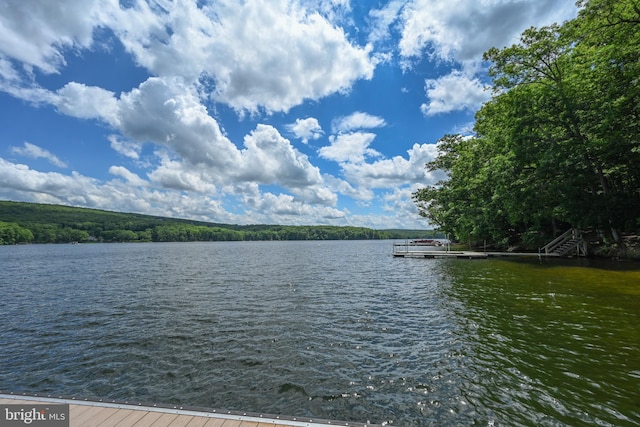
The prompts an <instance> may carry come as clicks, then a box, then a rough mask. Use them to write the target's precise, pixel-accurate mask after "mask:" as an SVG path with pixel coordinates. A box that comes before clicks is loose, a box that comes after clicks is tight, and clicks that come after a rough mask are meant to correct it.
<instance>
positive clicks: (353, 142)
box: [318, 132, 380, 163]
mask: <svg viewBox="0 0 640 427" xmlns="http://www.w3.org/2000/svg"><path fill="white" fill-rule="evenodd" d="M375 137H376V135H375V134H374V133H369V132H351V133H343V134H339V135H332V136H330V137H329V142H331V144H330V145H327V146H325V147H322V148H320V150H318V154H320V157H323V158H325V159H328V160H333V161H335V162H339V163H344V162H349V163H362V162H364V160H365V157H377V156H380V153H379V152H377V151H376V150H374V149H373V148H369V145H370V144H371V143H372V142H373V140H374V139H375Z"/></svg>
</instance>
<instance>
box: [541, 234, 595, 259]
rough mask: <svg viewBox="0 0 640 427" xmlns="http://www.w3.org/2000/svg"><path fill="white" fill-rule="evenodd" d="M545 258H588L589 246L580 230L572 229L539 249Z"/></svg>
mask: <svg viewBox="0 0 640 427" xmlns="http://www.w3.org/2000/svg"><path fill="white" fill-rule="evenodd" d="M538 253H539V254H540V255H545V256H557V257H563V256H587V246H586V243H585V241H584V239H583V238H582V234H581V233H580V230H578V229H576V228H572V229H570V230H567V231H566V232H564V233H563V234H562V235H560V236H558V237H556V238H555V239H553V240H552V241H551V242H549V243H547V244H546V245H545V246H543V247H541V248H540V249H538Z"/></svg>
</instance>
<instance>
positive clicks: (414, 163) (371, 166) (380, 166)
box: [342, 144, 443, 188]
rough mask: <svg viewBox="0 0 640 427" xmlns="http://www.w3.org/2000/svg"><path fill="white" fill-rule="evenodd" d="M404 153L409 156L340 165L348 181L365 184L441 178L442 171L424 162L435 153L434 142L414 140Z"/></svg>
mask: <svg viewBox="0 0 640 427" xmlns="http://www.w3.org/2000/svg"><path fill="white" fill-rule="evenodd" d="M407 154H408V155H409V156H408V158H405V157H402V156H395V157H393V158H391V159H381V160H378V161H375V162H373V163H347V164H343V165H342V168H343V170H344V173H345V176H346V177H347V179H348V180H349V182H351V183H354V184H356V185H358V186H362V187H366V188H398V187H400V186H406V185H409V184H420V185H430V184H434V183H435V182H437V181H439V180H440V179H442V177H443V176H442V175H440V174H434V173H431V172H427V171H426V170H425V164H426V163H428V162H430V161H431V160H433V159H434V158H435V157H436V155H437V147H436V145H435V144H422V145H420V144H414V145H413V147H411V149H409V150H408V151H407Z"/></svg>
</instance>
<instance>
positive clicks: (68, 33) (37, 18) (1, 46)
mask: <svg viewBox="0 0 640 427" xmlns="http://www.w3.org/2000/svg"><path fill="white" fill-rule="evenodd" d="M113 4H114V2H113V1H109V0H86V1H83V2H82V7H77V6H78V3H77V1H75V0H56V1H48V0H33V1H29V2H28V3H27V2H21V1H9V2H4V4H3V5H2V13H1V14H0V52H3V53H4V55H6V56H7V57H9V58H13V59H15V60H18V61H20V62H22V63H23V64H25V65H27V66H31V67H37V68H39V69H40V70H41V71H42V72H44V73H57V72H58V71H59V69H60V68H61V67H63V66H64V65H65V64H66V61H65V57H64V55H65V50H66V49H69V48H78V49H82V48H89V47H90V46H91V45H92V43H93V30H94V28H95V27H98V26H100V25H103V24H106V23H107V22H108V20H107V17H106V16H105V14H104V13H103V11H105V10H107V11H108V10H111V9H112V8H113Z"/></svg>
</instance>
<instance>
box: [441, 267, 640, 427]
mask: <svg viewBox="0 0 640 427" xmlns="http://www.w3.org/2000/svg"><path fill="white" fill-rule="evenodd" d="M449 268H450V269H451V270H450V271H449V272H450V273H451V276H450V277H452V278H454V280H453V281H452V283H451V285H450V287H449V290H448V293H449V295H451V296H452V297H454V298H455V299H456V300H457V301H459V302H460V305H459V306H458V307H457V311H458V313H460V319H464V320H463V326H462V330H463V331H464V333H465V334H469V335H470V336H473V337H474V338H473V339H472V340H470V342H474V343H475V345H473V346H471V347H470V352H471V353H472V354H473V357H474V358H475V359H476V363H475V364H474V366H473V367H472V368H471V370H472V371H473V372H474V373H475V375H476V377H473V375H472V377H473V378H474V380H473V383H474V387H477V389H478V390H477V395H478V396H482V397H481V398H480V399H479V401H478V404H479V405H480V406H483V407H485V408H487V407H488V408H491V412H493V413H495V415H496V419H498V420H499V419H502V420H505V419H509V420H510V423H513V424H520V425H555V424H556V423H558V422H560V423H562V424H563V425H571V426H575V425H585V426H586V425H594V424H598V425H636V423H638V422H639V421H640V393H639V392H638V390H639V388H638V387H639V386H640V270H638V264H635V263H632V262H630V263H616V262H611V261H603V260H600V261H591V260H568V261H560V260H552V261H542V262H534V261H527V262H519V261H513V260H509V261H504V260H490V261H489V262H487V263H485V264H484V265H481V264H477V263H467V264H455V265H451V266H449ZM491 372H493V373H494V374H491ZM532 408H535V411H533V412H532V411H531V409H532ZM519 411H520V413H521V414H522V415H520V414H519ZM525 414H526V415H525ZM507 424H509V423H507Z"/></svg>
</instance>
